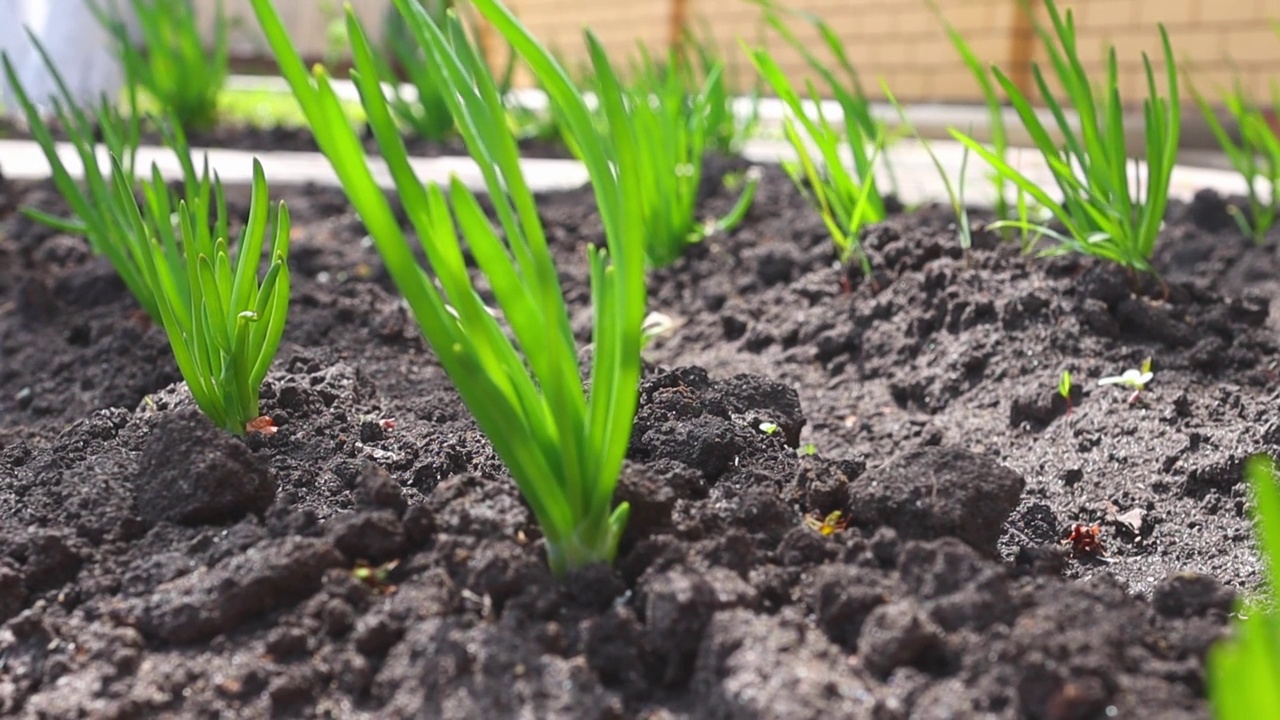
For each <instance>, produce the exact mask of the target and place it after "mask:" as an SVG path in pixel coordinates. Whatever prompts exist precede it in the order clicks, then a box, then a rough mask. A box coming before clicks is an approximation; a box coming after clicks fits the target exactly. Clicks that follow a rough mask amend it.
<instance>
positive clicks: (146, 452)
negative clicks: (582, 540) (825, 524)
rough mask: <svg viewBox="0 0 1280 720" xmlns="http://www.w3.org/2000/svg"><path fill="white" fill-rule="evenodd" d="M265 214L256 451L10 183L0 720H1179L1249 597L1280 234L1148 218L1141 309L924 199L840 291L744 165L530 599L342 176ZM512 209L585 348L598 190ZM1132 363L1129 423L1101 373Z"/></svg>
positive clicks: (1209, 220)
mask: <svg viewBox="0 0 1280 720" xmlns="http://www.w3.org/2000/svg"><path fill="white" fill-rule="evenodd" d="M720 165H721V166H722V167H723V164H720ZM708 187H709V188H711V189H712V192H710V193H709V197H708V198H707V201H706V202H705V203H704V210H705V211H706V212H708V213H714V212H717V211H720V212H722V211H724V210H725V209H727V207H728V206H729V204H730V203H731V202H732V201H733V197H732V194H731V193H728V192H721V191H717V190H715V187H716V183H715V182H713V181H712V182H708ZM283 197H284V198H285V199H286V201H287V202H288V203H289V206H290V210H291V212H292V215H293V219H294V224H295V232H294V240H293V250H292V253H291V265H292V266H293V268H294V276H293V277H294V295H293V303H292V307H291V310H290V322H289V324H288V326H287V329H286V334H285V342H284V345H283V346H282V348H281V351H280V353H279V355H278V357H277V361H276V364H275V366H274V370H273V372H272V373H271V374H270V375H269V376H268V379H267V383H266V386H265V388H264V390H263V410H264V412H266V413H268V414H269V415H271V416H272V417H273V418H274V419H275V421H276V424H277V425H278V426H279V427H280V429H279V432H278V433H276V434H275V435H273V436H251V437H250V438H249V439H248V441H247V442H246V441H241V440H238V439H233V438H231V437H229V436H227V435H226V434H225V433H223V432H222V431H220V430H217V429H215V428H213V427H212V426H211V425H210V424H209V423H208V422H207V421H206V420H205V419H204V418H203V416H201V415H200V414H199V413H198V412H197V411H195V410H194V407H193V405H192V403H191V401H190V399H189V397H188V396H186V395H185V393H184V391H183V390H181V387H180V386H175V385H172V383H175V382H177V381H178V380H179V379H180V376H179V373H178V371H177V368H176V367H175V366H174V364H173V360H172V358H171V356H170V354H169V349H168V346H167V344H166V341H165V338H164V334H163V332H162V331H161V330H159V329H158V328H155V327H150V326H148V325H147V323H146V321H145V319H144V316H142V315H140V313H139V312H138V311H137V307H136V305H135V304H134V302H133V301H132V299H131V298H130V297H129V295H128V293H127V292H126V291H125V289H124V287H123V285H122V284H121V283H120V281H119V280H118V279H117V277H116V276H115V275H114V273H113V272H112V270H111V268H110V267H109V266H108V265H107V264H106V263H105V262H103V261H101V260H99V259H93V258H91V257H90V256H89V255H88V253H87V251H86V247H85V244H84V243H83V241H81V240H79V239H73V238H68V237H65V236H61V235H57V234H54V233H51V232H48V231H46V230H44V229H42V228H39V227H37V226H34V225H32V224H31V223H30V222H28V221H26V220H25V219H23V218H21V217H20V216H19V215H17V214H16V212H15V208H16V207H17V206H18V205H19V204H22V203H32V204H35V205H37V206H39V207H41V208H44V209H48V210H60V209H63V208H61V201H60V200H58V197H57V194H56V193H55V192H53V191H52V190H51V189H50V188H49V187H48V186H47V185H43V184H36V185H22V184H17V183H13V182H9V183H6V184H5V185H4V186H3V192H2V193H0V213H2V214H3V218H2V219H0V303H2V304H0V447H2V448H3V449H2V450H0V621H4V622H5V624H4V625H3V627H2V628H0V714H4V715H6V716H9V715H12V716H15V717H74V716H92V717H142V716H155V715H161V714H167V715H170V716H181V717H203V716H214V715H218V714H225V715H229V716H265V715H268V714H276V715H278V716H289V717H369V718H392V717H444V718H501V717H517V716H520V717H539V718H652V719H655V720H656V719H657V718H731V717H732V718H749V717H750V718H844V717H869V718H905V717H908V716H910V717H921V718H928V717H938V718H942V717H975V716H983V717H1008V718H1013V717H1034V718H1053V719H1066V718H1093V717H1111V716H1121V717H1150V718H1181V717H1188V718H1190V717H1207V716H1208V707H1207V704H1206V703H1205V701H1204V700H1203V694H1204V687H1203V656H1204V653H1205V651H1206V649H1207V648H1208V647H1209V645H1210V644H1211V643H1212V642H1213V641H1214V640H1216V639H1217V638H1218V637H1220V636H1221V635H1222V634H1223V632H1224V631H1225V629H1226V624H1225V623H1226V619H1227V614H1228V612H1229V610H1230V607H1231V602H1232V599H1233V596H1234V591H1233V590H1232V589H1229V588H1236V589H1249V588H1252V587H1253V586H1254V585H1256V584H1257V582H1258V581H1259V579H1260V566H1259V563H1258V560H1257V557H1256V555H1255V548H1254V546H1253V540H1252V536H1251V533H1250V523H1249V521H1248V519H1247V517H1246V507H1247V504H1248V503H1247V497H1246V493H1245V486H1244V485H1243V484H1242V482H1241V478H1240V471H1241V468H1242V465H1243V462H1244V460H1245V459H1246V458H1247V457H1248V455H1249V454H1250V453H1253V452H1256V451H1259V450H1275V449H1276V446H1277V445H1280V421H1277V420H1275V419H1274V412H1273V408H1274V407H1275V396H1276V393H1275V387H1276V381H1277V374H1276V373H1277V367H1276V362H1277V355H1276V350H1277V343H1276V334H1275V332H1276V327H1275V323H1274V321H1273V320H1272V319H1271V313H1270V307H1271V304H1272V301H1273V298H1274V297H1276V293H1275V287H1274V278H1275V277H1276V276H1277V273H1276V261H1275V258H1274V248H1273V247H1272V246H1266V247H1263V248H1260V249H1259V248H1255V247H1254V246H1253V245H1251V244H1250V243H1249V242H1247V241H1246V240H1244V239H1243V238H1240V237H1239V236H1238V233H1237V232H1236V231H1235V230H1234V229H1232V228H1231V227H1230V225H1229V220H1228V218H1227V216H1226V214H1225V212H1224V208H1223V206H1222V204H1221V202H1220V201H1216V200H1215V199H1214V198H1212V197H1210V196H1207V195H1206V196H1202V197H1200V198H1199V199H1198V200H1197V202H1196V203H1193V204H1192V205H1189V206H1188V205H1177V206H1175V207H1174V208H1173V210H1172V214H1171V217H1170V223H1169V227H1168V228H1167V230H1166V232H1165V234H1164V238H1163V243H1164V246H1163V248H1162V250H1161V251H1160V253H1159V267H1160V268H1161V270H1162V271H1163V272H1164V277H1165V279H1166V281H1167V286H1163V287H1162V286H1161V285H1160V284H1159V283H1156V282H1148V281H1142V282H1138V281H1135V280H1134V279H1133V278H1131V277H1129V276H1128V275H1127V274H1126V273H1125V272H1124V271H1122V270H1118V269H1116V268H1113V267H1111V266H1108V265H1105V264H1102V263H1099V262H1097V261H1094V260H1090V259H1081V258H1076V257H1068V258H1059V259H1054V260H1042V259H1035V258H1030V257H1026V256H1023V255H1020V254H1019V252H1018V251H1017V248H1016V247H1015V246H1012V245H1009V244H999V243H997V242H995V240H994V239H993V238H991V237H990V236H988V235H985V234H981V233H980V234H979V235H978V236H977V239H976V243H977V247H975V248H974V250H973V252H972V253H971V255H970V256H969V257H967V258H966V257H965V256H964V255H963V254H962V253H961V252H960V250H959V247H958V244H957V241H956V238H955V232H954V228H953V227H951V225H950V223H951V219H950V217H949V214H948V213H944V212H942V211H941V210H939V209H937V208H926V209H924V210H921V211H918V212H915V213H909V214H900V215H897V216H894V217H892V218H891V219H890V220H889V221H888V222H886V223H883V224H881V225H878V226H875V227H873V228H872V229H871V230H870V231H869V232H868V234H867V239H866V245H867V248H868V250H869V252H870V254H871V260H872V264H873V265H874V267H875V268H877V271H878V272H877V275H876V276H875V277H874V278H872V279H864V278H861V277H860V276H858V275H857V274H856V271H854V274H850V273H849V272H848V271H845V270H841V269H838V268H836V267H834V265H833V260H834V251H833V248H832V245H831V243H830V241H829V240H828V239H827V236H826V232H825V229H824V227H823V225H822V223H821V221H820V220H819V218H818V217H817V216H816V215H815V214H814V213H813V211H812V210H811V209H810V208H809V207H808V206H807V205H806V204H805V202H804V200H803V199H802V198H801V197H800V196H799V195H798V193H797V192H796V191H795V190H794V189H793V188H792V186H791V185H790V183H789V181H788V180H787V179H786V177H785V176H784V175H783V174H782V173H781V171H780V170H777V169H776V168H772V169H767V170H766V173H765V181H764V182H763V183H762V185H761V187H760V190H759V193H758V195H757V200H756V203H755V206H754V207H753V209H752V210H751V212H750V214H749V216H748V219H747V222H746V223H745V224H744V225H743V226H742V227H741V228H740V229H739V230H738V231H737V232H735V233H734V234H732V235H731V236H723V235H715V236H712V237H710V238H708V239H707V240H706V241H705V242H704V243H703V244H701V245H700V246H697V247H695V248H693V249H692V250H691V251H690V252H689V254H688V256H687V258H686V259H684V260H681V261H679V262H677V263H676V264H675V265H674V266H672V267H670V268H668V269H665V270H661V271H658V272H655V273H653V275H652V278H651V283H650V287H651V299H650V308H651V309H652V310H656V311H659V312H662V313H665V314H667V315H668V316H670V317H671V318H672V319H673V320H674V321H675V323H676V327H675V329H674V330H672V331H671V332H670V333H668V334H666V335H664V336H661V337H659V338H657V339H656V340H655V341H654V342H653V344H652V345H650V347H649V348H648V349H647V350H646V358H647V360H648V361H649V364H650V367H649V370H648V372H647V374H646V378H645V380H644V384H643V387H642V396H641V406H640V411H639V414H638V417H637V422H636V429H635V433H634V437H633V441H632V445H631V449H630V453H629V458H630V463H629V465H628V467H627V468H626V470H625V472H624V477H623V480H622V483H621V486H620V489H619V496H620V497H619V499H624V500H628V501H629V502H630V503H631V505H632V508H633V509H632V515H631V522H630V523H629V524H628V528H627V535H626V536H625V538H624V540H623V544H622V548H621V550H620V553H619V557H618V561H617V565H616V570H615V571H614V572H610V571H607V570H603V569H596V570H592V571H587V572H582V573H579V574H576V575H574V576H572V577H570V578H569V580H568V581H567V582H566V583H565V584H563V585H557V583H555V582H554V581H553V579H552V577H551V576H550V574H549V572H548V571H547V569H546V566H545V560H544V555H543V550H542V548H541V546H540V544H539V542H538V531H537V526H536V524H535V523H534V522H533V519H532V517H531V515H530V514H529V512H528V511H527V509H526V508H525V506H524V504H523V502H522V501H521V499H520V497H519V495H518V493H517V490H516V487H515V485H514V484H513V483H512V482H511V481H510V480H509V479H507V478H506V476H505V474H504V470H503V468H502V466H501V464H500V462H499V461H498V460H497V458H496V457H495V456H494V454H493V453H492V451H491V450H490V449H489V447H488V444H487V442H486V440H485V439H484V438H483V436H482V435H481V434H480V432H479V431H478V430H477V428H476V426H475V424H474V422H473V421H472V419H471V417H470V415H469V413H467V411H466V410H465V408H464V407H463V406H462V404H461V403H460V402H459V400H458V399H457V396H456V395H455V393H454V391H453V389H452V385H451V384H450V383H449V382H448V381H447V379H446V378H445V376H444V374H443V373H442V371H441V370H440V368H439V366H438V364H437V363H436V362H435V361H434V360H433V356H432V354H431V352H430V351H429V350H427V349H426V347H425V345H424V343H423V341H422V340H421V338H420V336H419V333H418V330H417V328H416V325H415V323H414V322H413V320H412V319H411V318H410V317H409V315H408V314H407V313H406V311H405V309H404V307H403V305H402V304H401V301H400V300H399V298H398V296H397V295H396V293H395V292H394V290H393V288H392V287H391V284H390V282H389V280H388V279H387V278H386V277H385V275H384V273H383V271H382V265H381V261H380V259H379V257H378V255H377V254H376V253H375V252H374V250H373V249H372V248H371V247H368V246H367V243H364V242H362V238H363V235H364V233H363V230H362V228H361V225H360V223H359V221H358V220H357V219H356V218H355V217H354V215H353V214H352V213H351V211H350V210H349V208H348V206H347V203H346V201H345V199H344V198H343V196H342V194H341V193H340V191H336V190H329V189H322V188H303V189H298V190H294V191H288V192H285V193H284V194H283ZM232 200H233V202H232V205H233V209H232V213H231V214H232V217H243V216H244V214H245V208H246V206H247V193H246V192H244V191H243V190H235V191H233V192H232ZM540 207H541V208H542V214H543V218H544V221H545V222H546V224H547V227H548V237H549V239H550V240H551V242H552V243H553V245H554V252H555V254H556V261H557V266H558V267H559V268H560V269H561V271H562V273H563V277H564V283H565V292H566V297H567V298H568V300H569V302H570V304H571V307H572V308H574V311H575V315H574V317H575V328H576V329H577V331H578V333H579V337H580V339H581V340H582V342H584V343H585V342H586V341H587V339H588V333H589V320H590V315H589V307H588V301H589V293H588V287H587V284H586V269H587V266H586V260H585V252H584V250H583V247H584V243H586V242H590V241H600V239H601V229H600V223H599V220H598V218H597V217H596V215H595V212H594V205H593V203H592V200H591V195H590V193H589V192H588V191H585V190H584V191H577V192H573V193H567V194H562V195H554V196H548V197H546V198H544V200H543V202H542V203H541V205H540ZM1147 357H1150V358H1152V362H1153V367H1154V372H1155V378H1154V380H1153V381H1152V383H1151V384H1150V386H1149V388H1148V389H1147V390H1146V391H1144V392H1142V393H1141V394H1140V395H1138V396H1137V398H1136V399H1132V401H1131V393H1130V392H1128V391H1126V390H1124V389H1121V388H1117V387H1098V386H1097V385H1096V383H1097V380H1098V379H1099V378H1100V377H1103V376H1107V375H1118V374H1120V373H1121V372H1123V371H1124V370H1125V369H1128V368H1132V367H1138V365H1139V364H1140V363H1141V362H1142V361H1143V360H1144V358H1147ZM1063 370H1070V371H1071V373H1072V375H1073V376H1074V378H1075V386H1076V388H1077V391H1076V394H1075V396H1074V397H1073V402H1072V403H1071V405H1070V411H1069V412H1068V405H1067V403H1066V402H1065V401H1064V400H1063V399H1062V398H1061V397H1059V396H1058V393H1057V388H1058V381H1059V377H1060V375H1061V373H1062V371H1063ZM834 510H840V511H841V512H843V513H844V518H845V519H847V520H849V525H848V527H847V528H846V529H844V530H842V531H838V532H835V533H833V534H831V535H830V536H825V535H823V534H822V533H820V532H818V531H816V530H815V529H814V528H812V527H810V526H809V524H808V523H807V522H806V520H805V517H806V515H810V514H812V515H813V516H814V517H818V518H821V517H825V516H826V515H827V514H828V513H830V512H832V511H834ZM1075 524H1081V525H1085V526H1092V525H1094V524H1097V525H1098V526H1099V529H1100V540H1101V543H1102V547H1103V548H1104V549H1105V554H1103V553H1100V552H1091V551H1092V550H1095V549H1096V548H1092V547H1090V546H1089V544H1088V543H1085V542H1077V543H1076V544H1075V545H1074V546H1071V545H1069V544H1064V539H1065V538H1066V537H1067V535H1068V533H1069V531H1070V529H1071V528H1072V526H1073V525H1075ZM1073 550H1074V551H1075V552H1073ZM361 563H369V564H370V567H368V568H366V569H363V570H359V569H357V568H359V567H365V566H363V565H361ZM385 563H398V564H395V565H394V566H393V565H384V564H385ZM379 567H381V568H383V569H385V570H387V571H388V572H386V573H385V575H383V574H382V573H380V572H379V570H378V568H379Z"/></svg>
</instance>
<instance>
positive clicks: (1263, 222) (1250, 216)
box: [1191, 79, 1280, 243]
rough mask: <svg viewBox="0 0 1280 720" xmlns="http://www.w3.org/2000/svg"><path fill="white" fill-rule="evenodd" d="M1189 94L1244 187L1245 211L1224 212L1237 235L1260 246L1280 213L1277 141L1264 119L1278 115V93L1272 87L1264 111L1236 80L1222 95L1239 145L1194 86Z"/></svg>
mask: <svg viewBox="0 0 1280 720" xmlns="http://www.w3.org/2000/svg"><path fill="white" fill-rule="evenodd" d="M1191 94H1192V96H1193V97H1195V101H1196V104H1197V105H1199V107H1200V112H1201V114H1202V115H1203V116H1204V120H1205V124H1207V125H1208V126H1209V130H1210V131H1211V132H1212V133H1213V135H1214V137H1215V138H1216V139H1217V141H1218V144H1219V145H1221V146H1222V151H1223V153H1224V154H1225V155H1226V156H1227V160H1228V161H1229V162H1230V163H1231V166H1232V167H1233V168H1235V170H1236V172H1238V173H1240V176H1241V177H1242V178H1244V182H1245V185H1246V186H1247V187H1248V191H1247V197H1248V209H1247V210H1246V211H1241V210H1240V209H1239V208H1237V207H1236V206H1234V205H1230V206H1228V208H1227V210H1228V212H1230V213H1231V216H1232V218H1233V219H1235V221H1236V225H1237V226H1239V228H1240V231H1241V232H1243V233H1244V234H1245V235H1246V236H1248V237H1251V238H1253V241H1254V242H1255V243H1261V242H1262V241H1263V240H1264V239H1265V238H1266V234H1267V231H1268V230H1270V229H1271V226H1272V225H1274V224H1275V222H1276V216H1277V214H1278V213H1280V137H1277V136H1276V130H1275V128H1274V127H1272V125H1271V122H1270V118H1269V117H1268V116H1269V115H1270V116H1274V115H1275V113H1276V112H1277V111H1280V89H1278V88H1277V87H1275V85H1274V84H1273V86H1272V89H1271V94H1272V100H1271V106H1270V107H1269V108H1266V109H1264V108H1263V107H1262V106H1261V105H1260V104H1259V103H1257V102H1255V101H1254V99H1253V98H1251V97H1250V96H1249V94H1248V92H1246V91H1245V89H1244V86H1243V84H1242V83H1241V82H1240V80H1239V79H1237V80H1236V82H1235V86H1234V88H1233V89H1232V90H1231V91H1230V92H1227V93H1225V94H1224V96H1223V98H1222V100H1223V106H1224V107H1225V108H1226V110H1227V113H1228V114H1229V115H1230V116H1231V119H1232V121H1234V123H1235V125H1236V128H1237V131H1238V132H1239V135H1240V139H1239V141H1237V140H1236V139H1234V138H1233V137H1232V136H1231V133H1230V132H1228V131H1227V129H1226V128H1225V127H1224V126H1223V123H1222V121H1221V120H1219V119H1218V114H1217V112H1216V111H1215V110H1214V109H1213V107H1212V106H1210V105H1209V102H1208V101H1207V100H1206V99H1205V98H1204V96H1203V95H1201V94H1200V93H1199V92H1198V91H1197V90H1196V88H1195V87H1194V86H1191ZM1259 182H1262V183H1264V184H1265V186H1266V194H1265V195H1264V194H1263V192H1262V191H1261V190H1260V189H1259V188H1258V184H1259Z"/></svg>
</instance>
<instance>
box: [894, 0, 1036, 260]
mask: <svg viewBox="0 0 1280 720" xmlns="http://www.w3.org/2000/svg"><path fill="white" fill-rule="evenodd" d="M927 2H928V5H929V9H930V10H931V11H932V12H933V14H934V15H935V16H936V17H937V18H938V21H939V22H941V23H942V26H943V29H945V30H946V33H947V37H948V38H949V39H950V40H951V44H952V46H953V47H955V49H956V52H957V53H958V54H959V55H960V59H961V60H962V61H963V62H964V64H965V67H967V68H968V69H969V73H970V74H971V75H973V79H974V80H975V81H976V82H977V83H978V87H979V89H980V90H981V92H982V99H983V103H984V104H985V105H986V109H987V123H988V126H989V129H988V134H989V136H990V137H989V139H990V147H991V152H992V153H993V154H995V156H996V157H998V158H1000V159H1002V160H1006V161H1007V160H1008V157H1009V129H1008V127H1006V126H1005V122H1004V103H1003V102H1002V101H1001V99H1000V91H999V88H998V85H997V83H996V80H995V78H994V76H993V74H992V70H991V68H990V66H988V65H986V64H985V63H984V62H983V61H982V60H981V59H980V58H979V57H978V54H977V53H976V52H974V49H973V47H972V46H971V45H970V44H969V41H968V40H966V39H965V37H964V35H963V34H962V33H961V32H960V31H959V30H957V29H956V27H955V26H954V25H952V24H951V23H950V21H948V20H947V18H946V16H945V15H943V14H942V10H941V9H940V8H939V7H938V4H937V3H936V2H935V0H927ZM904 121H905V118H904ZM930 155H932V152H930ZM968 157H969V156H968V153H967V152H966V153H965V160H968ZM934 162H935V165H936V164H937V159H936V158H934ZM939 170H940V171H941V168H940V167H939ZM960 172H961V176H962V181H963V174H964V168H962V169H961V171H960ZM991 179H992V181H993V182H994V184H995V203H994V206H993V208H992V209H993V210H994V211H995V214H996V217H997V218H1000V219H1016V220H1019V221H1021V223H1022V224H1023V228H1022V230H1021V238H1020V239H1021V244H1022V247H1023V249H1024V250H1030V249H1031V247H1032V246H1033V245H1034V239H1035V238H1038V237H1039V233H1033V232H1032V231H1031V230H1029V229H1027V227H1026V226H1027V225H1029V224H1030V223H1029V217H1030V214H1031V207H1030V203H1029V202H1028V197H1027V191H1026V190H1023V189H1022V188H1021V187H1019V186H1018V185H1016V184H1013V188H1012V191H1013V198H1014V201H1013V203H1012V204H1011V203H1010V202H1009V194H1010V187H1009V186H1010V184H1011V183H1010V182H1009V180H1008V178H1007V177H1006V176H1005V175H1003V174H1001V173H998V172H993V173H992V178H991ZM943 180H944V182H946V183H947V185H948V187H949V186H950V181H949V180H948V179H947V177H946V175H945V173H944V175H943ZM1005 230H1008V228H1006V229H1005Z"/></svg>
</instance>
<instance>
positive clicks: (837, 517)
mask: <svg viewBox="0 0 1280 720" xmlns="http://www.w3.org/2000/svg"><path fill="white" fill-rule="evenodd" d="M842 515H844V513H842V512H840V511H839V510H833V511H831V513H830V514H828V515H827V516H826V517H825V518H821V519H820V518H819V516H818V513H816V512H815V513H810V514H808V515H805V516H804V524H805V526H806V527H808V528H809V529H811V530H813V531H814V532H816V533H818V534H819V535H821V536H823V537H830V536H832V535H835V534H836V533H838V532H840V531H841V530H844V529H845V528H846V527H848V526H849V518H846V517H842Z"/></svg>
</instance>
